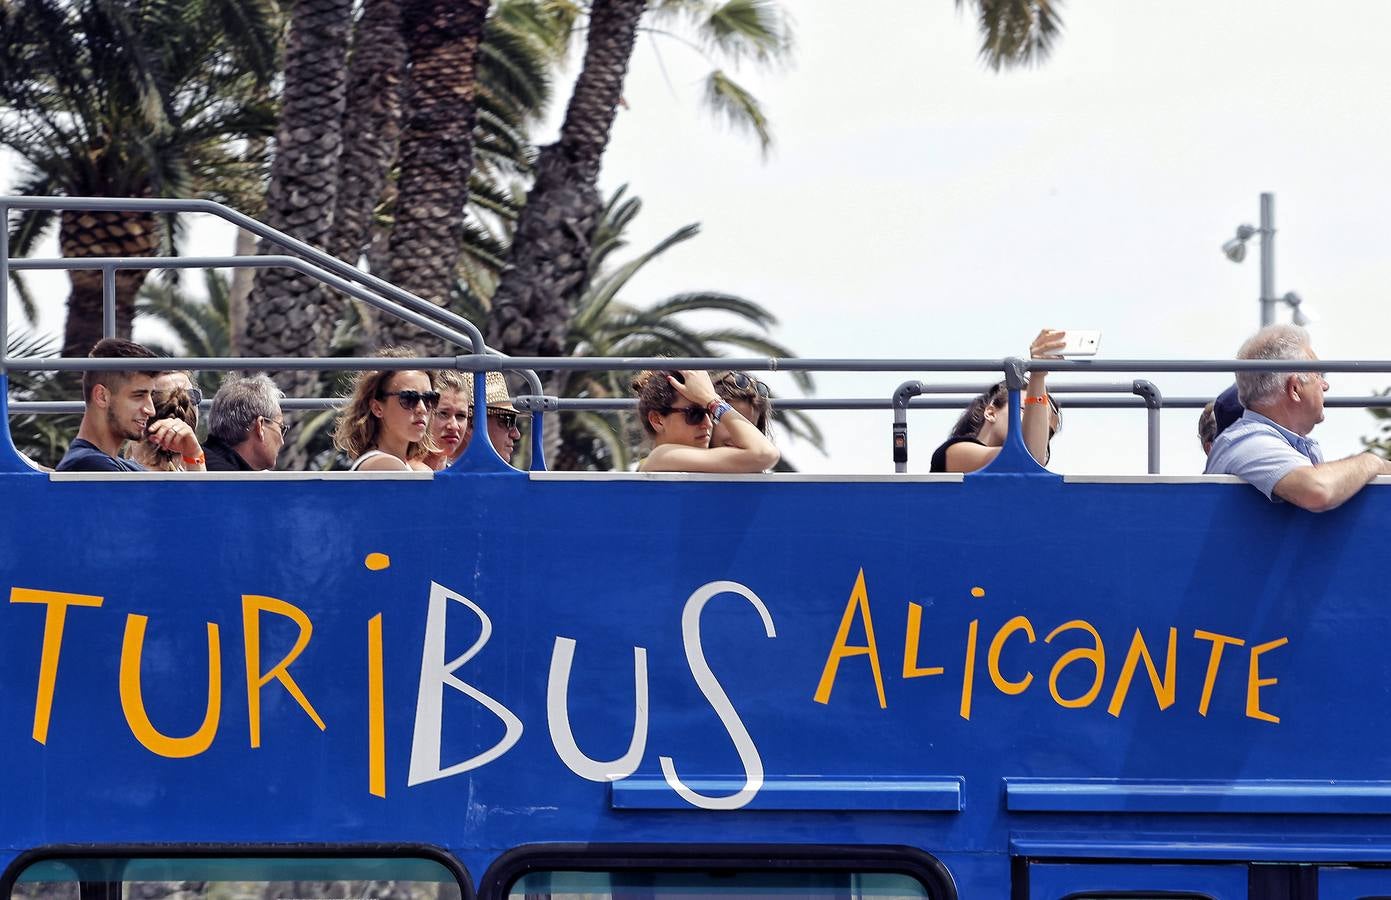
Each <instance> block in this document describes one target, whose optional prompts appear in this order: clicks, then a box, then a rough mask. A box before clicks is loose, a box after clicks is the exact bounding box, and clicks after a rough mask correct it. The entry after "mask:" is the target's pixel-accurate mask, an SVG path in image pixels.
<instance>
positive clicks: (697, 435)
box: [633, 369, 778, 474]
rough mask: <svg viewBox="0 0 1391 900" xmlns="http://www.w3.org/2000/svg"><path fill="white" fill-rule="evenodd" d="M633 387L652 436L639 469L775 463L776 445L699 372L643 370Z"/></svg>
mask: <svg viewBox="0 0 1391 900" xmlns="http://www.w3.org/2000/svg"><path fill="white" fill-rule="evenodd" d="M633 390H635V391H637V395H638V416H639V417H640V418H641V419H642V427H643V430H644V431H646V432H647V435H648V437H650V438H651V439H652V453H651V454H649V455H648V457H647V458H646V459H644V460H643V461H642V463H641V464H639V465H638V471H639V472H713V473H719V474H725V473H728V474H734V473H739V472H748V473H752V472H763V471H766V470H768V469H771V468H772V467H773V466H774V465H776V464H777V461H778V449H777V448H776V447H774V446H773V445H772V443H770V442H769V440H768V438H766V437H764V435H763V433H762V432H761V431H759V430H758V428H757V427H756V426H755V425H754V424H753V423H752V422H750V421H749V420H748V419H746V418H745V417H744V416H743V415H742V414H741V413H740V412H739V411H738V410H736V409H735V408H734V407H733V406H731V405H730V404H729V403H728V402H726V401H725V400H722V399H721V398H720V395H719V394H718V393H716V391H715V386H714V385H713V384H712V383H711V382H710V376H709V375H708V374H706V373H705V372H699V371H693V370H687V369H682V370H679V371H674V372H643V373H641V374H640V375H639V376H638V377H637V378H635V379H634V380H633ZM712 443H713V444H714V446H711V444H712Z"/></svg>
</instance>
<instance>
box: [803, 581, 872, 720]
mask: <svg viewBox="0 0 1391 900" xmlns="http://www.w3.org/2000/svg"><path fill="white" fill-rule="evenodd" d="M856 610H859V612H860V614H861V615H862V616H864V620H865V644H866V645H865V646H863V647H859V646H852V645H850V644H849V643H847V642H848V641H849V639H850V624H851V623H852V622H853V621H854V620H855V611H856ZM847 656H868V657H869V667H870V669H871V670H872V671H873V672H874V687H875V689H876V690H877V691H878V692H879V708H880V709H887V708H888V706H889V703H888V700H886V699H885V697H884V675H883V673H882V672H880V670H879V650H878V649H877V647H876V646H875V643H874V622H873V621H872V620H871V619H870V616H869V592H868V591H867V590H865V570H864V569H861V570H860V574H859V575H857V576H855V588H854V590H852V591H851V592H850V601H849V602H848V603H847V604H846V605H845V615H844V616H842V617H841V620H840V628H839V629H838V630H837V631H836V640H835V643H834V644H832V645H831V653H830V655H829V656H827V657H826V666H825V668H824V669H822V670H821V681H820V683H818V684H817V686H816V694H815V695H814V698H813V699H815V700H816V702H817V703H829V702H830V700H831V688H832V687H833V686H834V685H835V682H836V671H837V670H838V669H839V668H840V661H841V660H842V659H844V658H846V657H847Z"/></svg>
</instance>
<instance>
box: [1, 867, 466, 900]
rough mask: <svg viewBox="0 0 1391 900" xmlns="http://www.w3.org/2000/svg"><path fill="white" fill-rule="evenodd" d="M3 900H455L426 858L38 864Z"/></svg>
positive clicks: (457, 894) (442, 872) (445, 874)
mask: <svg viewBox="0 0 1391 900" xmlns="http://www.w3.org/2000/svg"><path fill="white" fill-rule="evenodd" d="M6 900H463V898H462V894H461V889H460V886H459V883H458V881H457V880H456V879H455V877H454V874H453V873H452V872H450V871H449V869H447V868H445V867H444V866H443V865H441V864H440V863H438V862H435V861H433V860H428V859H404V858H401V859H398V858H352V857H343V858H336V857H322V858H277V857H167V858H158V859H143V858H128V857H98V858H82V859H62V860H44V861H42V862H38V863H35V864H34V865H31V866H29V867H28V868H26V869H25V870H24V871H23V872H21V873H20V874H19V876H18V878H16V879H15V884H14V888H13V890H12V891H11V893H10V897H9V898H6Z"/></svg>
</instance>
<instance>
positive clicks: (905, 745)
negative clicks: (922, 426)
mask: <svg viewBox="0 0 1391 900" xmlns="http://www.w3.org/2000/svg"><path fill="white" fill-rule="evenodd" d="M3 277H4V276H3V273H0V280H3ZM455 362H456V363H457V364H458V365H459V366H460V367H470V366H472V367H475V368H478V367H487V366H491V367H494V368H496V367H498V366H500V365H504V364H509V365H510V364H511V362H510V361H506V360H504V361H501V362H499V361H496V360H493V361H486V360H484V361H480V360H478V359H471V358H468V357H465V356H461V357H459V358H457V360H456V361H455ZM710 362H711V364H712V365H714V364H716V363H715V362H714V361H710ZM9 364H10V365H11V366H19V365H27V364H30V363H27V362H25V361H15V360H10V361H9ZM34 364H35V365H37V363H34ZM234 364H239V365H254V364H256V363H255V361H232V362H231V363H229V364H228V365H229V367H230V366H231V365H234ZM74 365H80V363H74ZM1325 365H1328V364H1325ZM1334 365H1336V364H1334ZM1330 367H1332V366H1331V365H1330ZM477 381H478V382H479V385H480V390H481V382H482V379H478V380H477ZM0 396H3V395H0ZM0 411H3V410H2V409H0ZM1015 412H1016V414H1017V398H1016V404H1015ZM1018 430H1019V429H1017V428H1016V429H1014V433H1015V434H1017V433H1018ZM475 443H476V445H477V446H471V447H470V448H469V451H468V453H467V455H466V456H465V457H464V459H463V460H462V461H461V462H460V463H459V464H456V466H455V467H454V468H451V469H448V470H445V471H443V472H439V473H434V474H431V473H400V474H399V475H398V474H394V473H392V474H381V473H368V474H360V473H341V472H324V473H303V472H299V473H246V474H241V473H236V474H222V473H210V474H177V475H156V474H149V475H130V474H124V475H120V476H114V475H113V476H105V475H92V474H62V473H57V474H50V473H43V472H38V471H36V470H35V469H34V468H33V467H31V466H30V465H28V464H27V463H26V462H25V461H24V460H22V459H21V458H20V457H19V456H18V454H17V453H16V452H15V450H14V448H13V446H12V445H11V444H10V443H9V441H8V438H7V439H5V440H4V441H0V497H3V498H4V504H3V508H2V509H3V511H2V512H0V515H2V516H3V539H0V541H2V542H0V560H2V561H3V565H2V566H0V575H2V576H3V589H4V590H5V591H6V593H7V595H8V601H9V602H8V603H7V604H5V605H4V606H3V607H0V857H3V859H0V868H3V873H4V874H3V877H2V878H0V894H2V895H3V897H0V900H5V898H9V897H13V898H23V900H122V898H124V900H163V898H173V900H194V898H198V900H202V898H206V900H251V898H255V900H272V898H273V900H292V898H359V897H362V898H366V897H372V898H381V900H471V898H473V897H475V896H476V897H482V898H512V897H515V898H523V897H526V898H532V897H536V898H556V900H560V898H591V897H613V898H620V897H621V898H637V897H641V898H652V900H657V898H677V897H680V898H690V897H720V898H751V897H759V898H763V897H773V896H789V897H817V898H832V897H835V898H874V900H880V898H906V897H915V898H933V900H951V898H967V900H974V898H1013V900H1062V898H1084V897H1085V898H1112V897H1116V898H1118V897H1128V898H1158V897H1165V898H1173V897H1179V898H1212V900H1240V898H1259V900H1264V898H1270V900H1281V898H1290V900H1310V898H1319V900H1351V898H1373V897H1383V896H1391V867H1388V864H1391V780H1388V778H1387V771H1388V769H1391V750H1389V749H1388V746H1391V725H1388V724H1387V721H1388V716H1387V713H1388V709H1391V696H1388V691H1389V690H1391V689H1388V685H1389V684H1391V653H1388V652H1387V646H1388V643H1389V642H1391V616H1388V614H1387V612H1386V607H1387V597H1386V588H1385V581H1386V580H1385V577H1384V570H1385V566H1386V564H1385V561H1384V558H1383V557H1382V555H1381V553H1380V552H1379V551H1377V550H1376V547H1377V545H1378V543H1379V541H1380V540H1381V536H1382V535H1383V534H1384V533H1386V531H1387V530H1388V526H1391V494H1387V493H1385V487H1383V486H1380V485H1372V486H1370V487H1369V488H1368V489H1366V490H1364V491H1363V492H1362V493H1361V494H1359V495H1358V496H1357V497H1355V498H1354V499H1353V500H1352V501H1350V502H1349V503H1347V504H1346V505H1344V506H1343V507H1341V508H1339V509H1338V510H1336V511H1334V512H1332V513H1329V514H1325V515H1322V516H1314V515H1311V514H1309V513H1305V512H1303V511H1301V510H1298V509H1295V508H1292V507H1289V506H1287V505H1283V504H1279V505H1273V504H1270V503H1269V502H1267V501H1266V500H1265V499H1264V498H1263V497H1262V496H1260V494H1259V493H1258V492H1256V491H1254V490H1253V489H1251V488H1250V487H1248V486H1245V485H1242V484H1239V483H1237V482H1235V481H1234V480H1232V479H1228V478H1221V477H1211V478H1204V477H1172V476H1159V475H1153V476H1150V475H1137V476H1133V477H1129V476H1127V477H1096V478H1088V477H1077V476H1069V477H1066V478H1063V477H1060V476H1057V475H1053V474H1050V473H1048V472H1046V471H1043V470H1040V469H1037V467H1033V468H1030V467H1029V466H1025V465H1016V464H1013V463H1011V459H1014V460H1015V461H1016V462H1017V460H1018V457H1017V454H1011V453H1006V454H1002V456H1001V459H1002V460H1003V461H1004V462H1003V463H1002V464H1001V465H999V466H998V467H994V468H992V469H990V470H986V471H984V472H982V473H980V474H976V475H968V476H964V477H963V476H960V475H882V476H845V477H827V476H804V475H797V474H784V475H763V476H730V477H715V476H689V475H639V474H628V473H602V474H599V473H564V472H546V471H539V470H538V471H532V472H522V471H517V470H515V469H512V468H511V467H509V466H507V465H506V464H504V463H503V462H502V461H501V460H500V459H498V458H497V457H496V456H495V455H494V454H493V453H492V451H491V448H489V447H488V445H487V442H486V441H478V442H475ZM1021 449H1022V448H1020V447H1016V448H1015V450H1016V451H1018V450H1021Z"/></svg>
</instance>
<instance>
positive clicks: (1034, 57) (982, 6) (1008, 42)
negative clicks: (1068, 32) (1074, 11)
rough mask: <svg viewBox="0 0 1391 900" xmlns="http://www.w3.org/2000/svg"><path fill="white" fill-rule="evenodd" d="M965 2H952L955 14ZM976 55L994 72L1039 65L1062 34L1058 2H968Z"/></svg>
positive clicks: (992, 0)
mask: <svg viewBox="0 0 1391 900" xmlns="http://www.w3.org/2000/svg"><path fill="white" fill-rule="evenodd" d="M964 4H965V0H956V8H957V9H958V10H959V9H961V7H962V6H963V5H964ZM971 5H972V6H974V7H975V8H976V27H977V28H978V29H979V30H980V35H981V45H980V55H981V58H982V59H984V60H985V62H986V65H988V66H990V68H992V69H994V70H995V71H997V72H998V71H999V70H1000V69H1001V68H1013V67H1015V66H1028V65H1033V64H1034V63H1040V62H1043V61H1044V60H1046V59H1047V58H1048V54H1049V53H1050V52H1052V49H1053V42H1054V41H1055V40H1056V39H1057V37H1058V34H1059V32H1061V31H1062V19H1061V18H1060V17H1059V15H1058V7H1060V6H1062V0H971Z"/></svg>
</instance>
